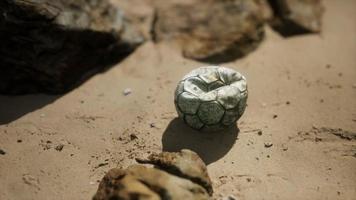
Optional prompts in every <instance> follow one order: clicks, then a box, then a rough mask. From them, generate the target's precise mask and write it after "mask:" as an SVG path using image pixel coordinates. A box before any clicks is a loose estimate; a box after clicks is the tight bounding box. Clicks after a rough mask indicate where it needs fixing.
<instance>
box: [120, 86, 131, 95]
mask: <svg viewBox="0 0 356 200" xmlns="http://www.w3.org/2000/svg"><path fill="white" fill-rule="evenodd" d="M131 93H132V90H131V88H126V89H124V91H123V92H122V94H124V95H125V96H127V95H129V94H131Z"/></svg>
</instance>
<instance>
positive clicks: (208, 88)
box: [174, 66, 247, 131]
mask: <svg viewBox="0 0 356 200" xmlns="http://www.w3.org/2000/svg"><path fill="white" fill-rule="evenodd" d="M174 96H175V98H174V103H175V106H176V110H177V112H178V115H179V117H180V118H182V119H183V120H184V122H185V123H186V124H187V125H188V126H190V127H192V128H194V129H196V130H203V131H217V130H222V129H224V128H228V127H230V126H233V125H234V124H235V123H236V121H237V120H238V119H239V118H240V117H241V116H242V114H243V113H244V111H245V108H246V101H247V84H246V79H245V77H244V76H242V75H241V74H240V73H238V72H236V71H234V70H232V69H229V68H225V67H218V66H208V67H200V68H198V69H195V70H193V71H191V72H190V73H189V74H187V75H186V76H184V77H183V79H182V80H181V81H180V82H179V83H178V85H177V88H176V91H175V95H174Z"/></svg>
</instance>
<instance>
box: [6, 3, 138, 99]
mask: <svg viewBox="0 0 356 200" xmlns="http://www.w3.org/2000/svg"><path fill="white" fill-rule="evenodd" d="M142 42H143V39H142V37H141V36H140V35H139V34H138V33H137V32H136V31H135V30H134V29H133V28H132V27H131V25H130V24H129V23H128V22H127V21H126V20H125V17H124V16H123V13H122V12H121V11H120V10H119V9H118V8H115V7H113V6H112V5H111V4H110V3H109V2H108V0H102V1H97V0H3V1H0V43H1V46H0V80H1V82H0V93H2V94H24V93H37V92H45V93H63V92H65V91H67V90H68V89H70V88H72V87H73V86H74V85H75V84H76V83H78V81H80V80H81V79H83V78H85V77H86V76H85V75H88V74H90V73H92V72H93V71H99V70H102V69H104V68H105V67H107V66H108V65H111V64H112V63H115V62H117V61H119V60H120V59H122V58H123V57H125V56H127V55H128V54H129V53H130V52H132V51H133V50H134V49H135V48H136V47H137V46H138V45H139V44H140V43H142Z"/></svg>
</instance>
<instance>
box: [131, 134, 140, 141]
mask: <svg viewBox="0 0 356 200" xmlns="http://www.w3.org/2000/svg"><path fill="white" fill-rule="evenodd" d="M130 139H131V140H136V139H138V137H137V135H135V134H133V133H132V134H130Z"/></svg>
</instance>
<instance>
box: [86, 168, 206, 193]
mask: <svg viewBox="0 0 356 200" xmlns="http://www.w3.org/2000/svg"><path fill="white" fill-rule="evenodd" d="M111 199H124V200H126V199H127V200H131V199H132V200H134V199H135V200H136V199H139V200H141V199H142V200H143V199H150V200H151V199H152V200H154V199H171V200H175V199H176V200H180V199H187V200H204V199H210V197H209V195H208V194H207V193H206V191H205V189H204V188H202V187H201V186H199V185H197V184H195V183H193V182H191V181H189V180H186V179H183V178H180V177H177V176H172V175H171V174H169V173H167V172H164V171H162V170H159V169H155V168H148V167H145V166H139V165H133V166H130V167H129V168H128V169H126V170H120V169H112V170H110V171H109V172H108V173H107V174H106V175H105V177H104V178H103V179H102V181H101V182H100V184H99V189H98V191H97V193H96V194H95V196H94V198H93V200H111Z"/></svg>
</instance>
